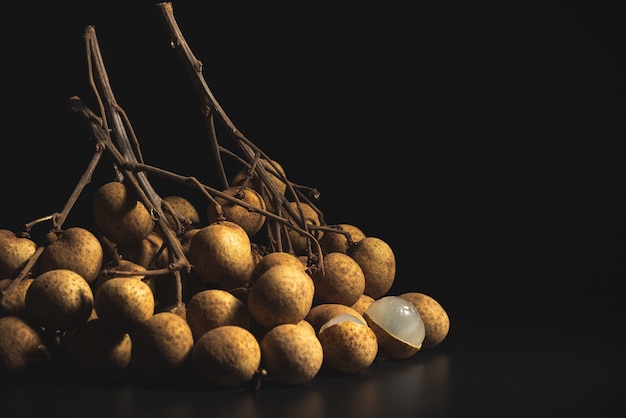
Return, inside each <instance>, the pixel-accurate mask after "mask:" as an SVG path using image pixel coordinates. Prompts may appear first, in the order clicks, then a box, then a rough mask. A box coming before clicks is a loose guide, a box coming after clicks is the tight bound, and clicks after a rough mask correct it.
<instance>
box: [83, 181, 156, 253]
mask: <svg viewBox="0 0 626 418" xmlns="http://www.w3.org/2000/svg"><path fill="white" fill-rule="evenodd" d="M92 209H93V216H94V221H95V223H96V226H97V227H98V229H99V230H100V231H101V232H102V233H103V234H104V235H105V236H106V237H107V238H108V239H110V240H111V241H113V242H114V243H115V244H118V245H130V244H135V243H137V242H139V241H141V240H142V239H144V238H145V237H147V236H148V234H150V232H152V230H153V228H154V225H155V221H154V219H153V218H152V216H151V215H150V212H149V211H148V209H146V207H145V206H144V204H143V202H141V201H139V200H137V198H136V196H134V194H133V193H131V192H130V190H128V189H127V187H126V186H125V185H124V184H123V183H121V182H118V181H111V182H108V183H105V184H103V185H102V186H100V188H99V189H98V190H97V191H96V193H95V195H94V197H93V202H92Z"/></svg>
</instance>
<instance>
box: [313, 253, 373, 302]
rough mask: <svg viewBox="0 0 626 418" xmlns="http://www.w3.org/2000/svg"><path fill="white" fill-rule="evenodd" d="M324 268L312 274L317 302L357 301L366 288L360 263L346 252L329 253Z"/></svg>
mask: <svg viewBox="0 0 626 418" xmlns="http://www.w3.org/2000/svg"><path fill="white" fill-rule="evenodd" d="M322 263H323V269H316V270H314V271H313V273H312V274H311V277H312V278H313V282H314V283H315V303H341V304H343V305H348V306H350V305H352V304H354V303H356V302H357V301H358V300H359V298H360V297H361V295H362V294H363V291H364V290H365V274H364V273H363V270H362V269H361V266H360V265H359V263H357V262H356V260H355V259H353V258H352V257H350V256H348V255H346V254H345V253H340V252H333V253H328V254H327V255H326V256H325V257H324V258H323V262H322Z"/></svg>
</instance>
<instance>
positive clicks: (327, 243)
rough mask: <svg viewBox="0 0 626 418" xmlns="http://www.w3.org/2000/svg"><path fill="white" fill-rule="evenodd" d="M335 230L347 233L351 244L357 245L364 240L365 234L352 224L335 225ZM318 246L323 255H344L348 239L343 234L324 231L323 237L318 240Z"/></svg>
mask: <svg viewBox="0 0 626 418" xmlns="http://www.w3.org/2000/svg"><path fill="white" fill-rule="evenodd" d="M337 227H338V228H337V229H338V230H341V231H343V232H348V233H349V234H350V238H351V239H352V242H353V243H357V242H359V241H360V240H362V239H363V238H365V233H364V232H363V230H361V229H360V228H359V227H357V226H354V225H352V224H337ZM320 246H321V247H322V250H323V251H324V252H325V253H334V252H339V253H344V254H345V253H346V250H347V249H348V239H347V238H346V236H345V235H344V234H343V233H333V232H331V231H324V236H322V238H321V239H320Z"/></svg>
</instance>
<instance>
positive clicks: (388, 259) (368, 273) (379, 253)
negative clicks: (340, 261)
mask: <svg viewBox="0 0 626 418" xmlns="http://www.w3.org/2000/svg"><path fill="white" fill-rule="evenodd" d="M346 254H348V255H349V256H350V257H352V258H353V259H354V260H356V262H357V263H359V266H361V269H362V270H363V274H364V275H365V290H364V292H363V293H365V294H366V295H369V296H371V297H373V298H374V299H379V298H381V297H382V296H384V295H385V294H386V293H387V292H388V291H389V289H391V286H392V285H393V282H394V280H395V277H396V257H395V254H394V252H393V250H392V249H391V247H390V246H389V244H387V242H385V241H383V240H382V239H380V238H377V237H365V238H363V239H361V240H360V241H359V242H357V243H356V244H355V245H353V246H351V247H350V248H348V250H347V251H346Z"/></svg>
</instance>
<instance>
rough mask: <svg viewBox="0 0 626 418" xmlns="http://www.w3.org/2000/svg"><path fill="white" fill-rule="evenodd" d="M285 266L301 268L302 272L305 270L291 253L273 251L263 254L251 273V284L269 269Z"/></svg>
mask: <svg viewBox="0 0 626 418" xmlns="http://www.w3.org/2000/svg"><path fill="white" fill-rule="evenodd" d="M281 264H283V265H284V264H286V265H291V266H293V267H296V268H301V269H302V271H304V270H305V265H304V264H303V263H302V261H301V260H300V259H299V258H298V257H296V256H295V255H293V254H291V253H286V252H282V251H275V252H273V253H268V254H265V255H264V256H263V257H261V259H260V260H259V261H258V262H257V263H256V266H255V268H254V272H253V273H252V279H251V282H252V283H254V281H255V280H256V278H257V277H259V276H260V275H261V274H263V273H265V272H266V271H267V270H269V269H270V268H272V267H274V266H277V265H281Z"/></svg>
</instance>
